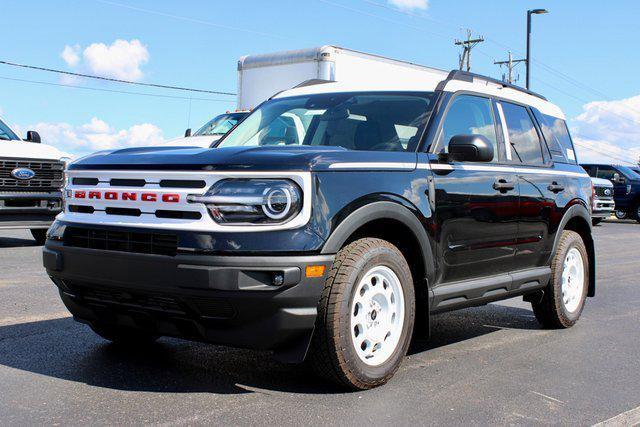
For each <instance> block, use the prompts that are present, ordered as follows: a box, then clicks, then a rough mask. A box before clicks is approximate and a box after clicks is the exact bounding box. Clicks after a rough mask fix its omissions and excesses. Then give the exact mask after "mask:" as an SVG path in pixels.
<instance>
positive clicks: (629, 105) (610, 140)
mask: <svg viewBox="0 0 640 427" xmlns="http://www.w3.org/2000/svg"><path fill="white" fill-rule="evenodd" d="M582 110H583V111H582V113H581V114H579V115H578V116H577V117H575V118H574V119H573V120H570V126H571V133H572V135H573V137H574V142H575V145H576V151H577V152H578V159H579V160H580V161H581V162H588V161H589V162H606V163H622V160H624V159H626V160H627V161H629V162H633V163H635V162H637V161H638V158H639V157H640V95H637V96H633V97H631V98H626V99H621V100H615V101H595V102H590V103H588V104H585V105H584V106H583V107H582Z"/></svg>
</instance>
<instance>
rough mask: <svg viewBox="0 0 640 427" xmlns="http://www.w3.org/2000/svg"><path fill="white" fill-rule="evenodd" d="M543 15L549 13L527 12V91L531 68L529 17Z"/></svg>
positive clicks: (537, 10) (546, 11) (541, 11)
mask: <svg viewBox="0 0 640 427" xmlns="http://www.w3.org/2000/svg"><path fill="white" fill-rule="evenodd" d="M543 13H549V11H548V10H546V9H532V10H527V59H526V65H527V86H526V87H527V89H529V82H530V78H531V74H530V68H531V15H540V14H543Z"/></svg>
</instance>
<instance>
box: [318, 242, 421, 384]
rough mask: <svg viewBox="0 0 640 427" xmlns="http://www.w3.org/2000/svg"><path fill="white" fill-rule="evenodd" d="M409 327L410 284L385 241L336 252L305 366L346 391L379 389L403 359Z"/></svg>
mask: <svg viewBox="0 0 640 427" xmlns="http://www.w3.org/2000/svg"><path fill="white" fill-rule="evenodd" d="M393 313H395V315H394V314H393ZM394 316H395V317H394ZM399 319H402V323H399V321H398V320H399ZM414 322H415V294H414V288H413V278H412V276H411V270H410V269H409V265H408V264H407V261H406V260H405V258H404V257H403V256H402V253H401V252H400V251H399V250H398V248H396V247H395V246H393V245H392V244H391V243H389V242H387V241H384V240H380V239H374V238H365V239H360V240H356V241H355V242H353V243H350V244H349V245H347V246H345V247H344V248H343V249H341V250H340V251H339V252H338V254H337V255H336V258H335V261H334V263H333V266H332V267H331V271H330V273H329V276H328V277H327V279H326V281H325V285H324V290H323V292H322V297H321V298H320V301H319V303H318V317H317V320H316V327H315V331H314V336H313V340H312V343H311V348H310V352H309V362H310V364H311V365H312V367H313V368H314V370H315V371H316V372H317V373H318V374H320V376H322V377H324V378H327V379H329V380H330V381H332V382H334V383H336V384H338V385H340V386H342V387H345V388H349V389H352V390H366V389H370V388H373V387H376V386H379V385H382V384H384V383H386V382H387V381H388V380H389V379H390V378H391V377H392V376H393V375H394V374H395V372H396V371H397V370H398V367H399V366H400V363H401V362H402V359H403V358H404V356H405V355H406V353H407V349H408V348H409V344H410V342H411V335H412V333H413V326H414ZM385 345H386V347H385Z"/></svg>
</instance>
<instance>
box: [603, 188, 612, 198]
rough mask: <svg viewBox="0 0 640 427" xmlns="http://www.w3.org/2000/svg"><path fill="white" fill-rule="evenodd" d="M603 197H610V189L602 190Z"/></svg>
mask: <svg viewBox="0 0 640 427" xmlns="http://www.w3.org/2000/svg"><path fill="white" fill-rule="evenodd" d="M604 195H605V196H610V195H611V190H610V189H608V188H606V189H605V190H604Z"/></svg>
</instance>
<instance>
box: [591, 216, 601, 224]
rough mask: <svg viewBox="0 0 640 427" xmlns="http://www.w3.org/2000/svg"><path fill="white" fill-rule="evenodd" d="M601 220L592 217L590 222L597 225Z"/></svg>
mask: <svg viewBox="0 0 640 427" xmlns="http://www.w3.org/2000/svg"><path fill="white" fill-rule="evenodd" d="M601 222H602V218H592V219H591V224H593V225H598V224H600V223H601Z"/></svg>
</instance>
